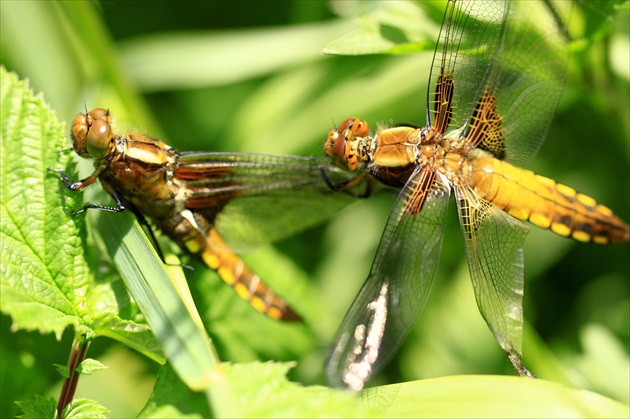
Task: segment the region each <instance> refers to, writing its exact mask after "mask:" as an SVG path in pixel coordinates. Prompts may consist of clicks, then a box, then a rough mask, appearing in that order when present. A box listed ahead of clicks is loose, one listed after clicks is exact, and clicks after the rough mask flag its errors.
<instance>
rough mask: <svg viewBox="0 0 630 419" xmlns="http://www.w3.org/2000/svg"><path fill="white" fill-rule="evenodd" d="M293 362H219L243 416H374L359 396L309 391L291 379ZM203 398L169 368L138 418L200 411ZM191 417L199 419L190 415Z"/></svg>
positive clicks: (222, 402)
mask: <svg viewBox="0 0 630 419" xmlns="http://www.w3.org/2000/svg"><path fill="white" fill-rule="evenodd" d="M294 366H295V363H275V362H265V363H262V362H251V363H246V364H230V363H224V364H221V367H222V369H223V370H224V372H225V374H226V376H227V379H228V381H229V382H230V384H231V386H232V388H233V389H234V392H235V394H237V395H238V398H237V399H236V403H238V406H239V409H240V415H241V416H240V417H244V418H256V417H276V418H278V417H286V418H295V417H303V418H307V417H331V416H334V417H338V416H343V417H376V416H377V413H378V412H379V409H378V408H374V407H369V406H362V405H360V404H359V402H358V398H357V397H356V394H355V393H352V392H349V391H345V390H333V389H329V388H326V387H323V386H310V387H305V386H302V385H300V384H298V383H293V382H290V381H288V380H287V378H286V374H287V372H288V371H289V370H290V369H291V368H293V367H294ZM200 399H201V396H200V395H199V394H195V393H193V392H191V391H190V390H189V389H188V388H187V387H185V386H184V385H183V384H182V383H181V381H180V380H179V379H178V378H177V377H176V376H175V375H174V374H173V372H172V370H171V369H170V368H169V367H168V366H165V367H163V368H162V370H161V371H160V374H159V376H158V380H157V382H156V384H155V389H154V391H153V394H152V396H151V399H150V400H149V402H148V403H147V405H146V406H145V408H144V409H143V410H142V412H141V414H140V415H139V416H140V417H156V418H157V417H180V416H185V414H186V413H190V412H195V413H197V414H200V415H201V416H202V417H207V416H209V414H208V412H207V411H206V410H204V409H199V407H201V405H200ZM231 402H232V401H229V400H218V401H217V403H216V404H214V405H213V409H221V410H225V409H228V408H229V406H225V404H226V403H231ZM190 416H191V417H198V416H195V415H190Z"/></svg>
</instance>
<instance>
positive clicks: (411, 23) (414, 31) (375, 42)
mask: <svg viewBox="0 0 630 419" xmlns="http://www.w3.org/2000/svg"><path fill="white" fill-rule="evenodd" d="M357 23H358V28H356V29H355V30H353V31H352V32H350V33H349V34H347V35H344V36H343V37H341V38H339V39H337V40H335V41H332V42H330V43H329V44H328V45H326V47H325V48H324V53H326V54H336V55H367V54H401V53H410V52H419V51H432V50H433V49H434V48H435V33H437V31H438V30H439V26H437V24H436V22H434V21H433V20H431V19H430V18H429V17H428V16H427V15H425V14H423V13H422V11H421V9H420V8H418V7H417V6H416V5H414V4H412V3H411V2H388V3H384V4H383V7H379V8H376V9H374V10H373V11H371V12H370V13H368V14H365V15H362V16H360V17H359V18H358V19H357Z"/></svg>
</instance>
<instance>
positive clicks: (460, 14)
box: [426, 0, 507, 133]
mask: <svg viewBox="0 0 630 419" xmlns="http://www.w3.org/2000/svg"><path fill="white" fill-rule="evenodd" d="M506 9H507V3H506V2H505V1H472V0H462V1H456V0H451V1H449V2H448V4H447V6H446V12H445V13H444V20H443V22H442V28H441V29H440V35H439V38H438V44H437V46H436V49H435V53H434V55H433V64H432V68H431V76H430V78H429V87H428V97H427V107H426V110H427V125H431V126H433V127H434V128H435V129H437V130H438V131H439V132H441V133H444V132H445V131H446V130H447V127H451V128H461V127H463V126H464V124H465V122H466V121H467V120H468V117H469V113H470V110H471V109H473V108H474V107H475V104H476V102H477V98H478V96H479V92H480V90H483V86H484V83H483V81H484V79H485V78H486V77H487V72H488V68H489V65H490V63H491V61H492V57H493V55H494V53H495V51H496V46H497V44H498V43H499V38H500V35H501V31H502V30H503V23H504V17H505V14H506Z"/></svg>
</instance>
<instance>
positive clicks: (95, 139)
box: [86, 119, 112, 159]
mask: <svg viewBox="0 0 630 419" xmlns="http://www.w3.org/2000/svg"><path fill="white" fill-rule="evenodd" d="M111 139H112V128H111V126H110V125H109V122H108V121H107V120H106V119H97V120H95V121H94V122H93V123H92V125H91V126H90V127H89V130H88V133H87V141H86V149H87V152H88V154H89V155H90V156H92V157H93V158H95V159H102V158H103V157H105V156H107V155H108V154H109V152H110V147H111Z"/></svg>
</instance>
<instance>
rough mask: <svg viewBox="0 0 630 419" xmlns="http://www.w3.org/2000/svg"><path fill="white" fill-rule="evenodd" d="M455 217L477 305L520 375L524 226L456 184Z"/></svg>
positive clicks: (524, 371)
mask: <svg viewBox="0 0 630 419" xmlns="http://www.w3.org/2000/svg"><path fill="white" fill-rule="evenodd" d="M455 196H456V198H457V209H458V212H459V221H460V226H461V229H462V235H463V237H464V243H465V249H466V259H467V260H468V269H469V271H470V276H471V279H472V283H473V288H474V290H475V298H476V300H477V306H478V307H479V311H480V312H481V314H482V316H483V317H484V319H485V320H486V323H488V326H489V328H490V330H491V331H492V333H493V334H494V336H495V338H496V339H497V341H498V342H499V344H500V345H501V348H502V349H503V350H504V351H505V353H506V354H507V355H508V358H509V359H510V361H511V362H512V365H513V366H514V368H515V369H516V370H517V372H518V373H519V374H520V375H531V374H530V373H529V371H527V369H525V367H524V366H523V363H522V360H521V346H522V340H523V286H524V262H523V243H524V242H525V236H526V235H527V232H528V231H529V228H528V227H526V226H525V225H523V223H521V222H520V221H519V220H517V219H515V218H514V217H512V216H510V215H508V214H507V213H505V212H503V211H501V210H499V209H498V208H496V207H495V206H494V205H492V204H491V203H490V202H488V201H486V200H484V199H482V198H480V197H478V196H477V195H476V194H475V192H474V191H473V190H472V189H470V188H469V187H466V188H465V189H463V190H462V189H460V188H459V187H457V186H456V187H455Z"/></svg>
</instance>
